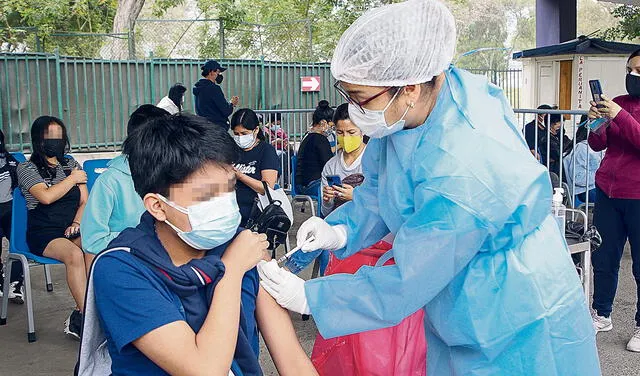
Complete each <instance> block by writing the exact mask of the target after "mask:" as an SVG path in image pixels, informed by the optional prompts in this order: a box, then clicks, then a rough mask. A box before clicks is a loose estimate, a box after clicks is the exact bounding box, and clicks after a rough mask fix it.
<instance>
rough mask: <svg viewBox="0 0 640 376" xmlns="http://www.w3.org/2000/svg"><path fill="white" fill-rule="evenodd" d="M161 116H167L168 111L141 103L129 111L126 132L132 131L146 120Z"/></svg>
mask: <svg viewBox="0 0 640 376" xmlns="http://www.w3.org/2000/svg"><path fill="white" fill-rule="evenodd" d="M162 116H169V113H168V112H167V111H166V110H164V109H162V108H160V107H156V106H154V105H152V104H143V105H142V106H140V107H138V108H136V110H135V111H133V112H132V113H131V116H129V122H128V123H127V134H131V133H133V131H135V130H136V129H137V128H138V127H139V126H141V125H142V124H144V123H145V122H147V121H148V120H150V119H154V118H157V117H162Z"/></svg>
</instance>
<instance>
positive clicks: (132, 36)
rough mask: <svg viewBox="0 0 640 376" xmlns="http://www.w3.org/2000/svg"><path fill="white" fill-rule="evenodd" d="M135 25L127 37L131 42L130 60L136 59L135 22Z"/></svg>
mask: <svg viewBox="0 0 640 376" xmlns="http://www.w3.org/2000/svg"><path fill="white" fill-rule="evenodd" d="M133 25H134V26H133V27H134V28H133V29H132V30H129V36H128V38H127V41H128V42H129V60H135V59H136V43H135V34H136V32H135V23H134V24H133Z"/></svg>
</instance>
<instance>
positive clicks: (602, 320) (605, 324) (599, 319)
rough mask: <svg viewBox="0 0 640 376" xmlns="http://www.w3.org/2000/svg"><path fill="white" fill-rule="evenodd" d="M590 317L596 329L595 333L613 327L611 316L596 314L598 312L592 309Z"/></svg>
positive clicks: (606, 330)
mask: <svg viewBox="0 0 640 376" xmlns="http://www.w3.org/2000/svg"><path fill="white" fill-rule="evenodd" d="M591 318H592V319H593V328H594V329H595V330H596V333H599V332H608V331H610V330H612V329H613V323H612V322H611V317H604V316H598V314H597V313H596V312H595V311H593V313H591Z"/></svg>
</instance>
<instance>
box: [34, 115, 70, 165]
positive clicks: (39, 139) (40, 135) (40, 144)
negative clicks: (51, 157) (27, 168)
mask: <svg viewBox="0 0 640 376" xmlns="http://www.w3.org/2000/svg"><path fill="white" fill-rule="evenodd" d="M49 124H58V125H59V126H60V127H61V128H62V139H63V140H64V141H65V144H66V146H65V150H64V152H65V154H66V153H68V152H69V150H70V149H71V146H70V143H69V135H68V134H67V127H65V126H64V123H63V122H62V120H60V119H58V118H57V117H55V116H48V115H45V116H40V117H38V118H37V119H36V120H34V121H33V124H32V125H31V157H30V158H29V160H30V161H31V162H33V164H35V165H36V167H38V170H40V171H41V173H42V171H45V170H48V169H49V168H50V166H49V162H47V155H46V153H45V152H44V133H45V132H46V131H47V129H48V128H49ZM58 162H59V163H60V164H61V165H65V164H66V161H65V160H64V158H63V159H62V160H60V159H58Z"/></svg>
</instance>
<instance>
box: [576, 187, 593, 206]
mask: <svg viewBox="0 0 640 376" xmlns="http://www.w3.org/2000/svg"><path fill="white" fill-rule="evenodd" d="M596 196H597V195H596V188H593V189H592V190H590V191H589V203H590V204H595V202H596ZM576 197H577V198H578V200H580V203H581V204H584V203H586V202H587V195H586V192H582V193H580V194H579V195H577V196H576ZM576 206H577V205H576Z"/></svg>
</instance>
